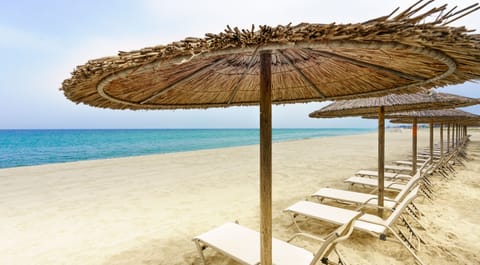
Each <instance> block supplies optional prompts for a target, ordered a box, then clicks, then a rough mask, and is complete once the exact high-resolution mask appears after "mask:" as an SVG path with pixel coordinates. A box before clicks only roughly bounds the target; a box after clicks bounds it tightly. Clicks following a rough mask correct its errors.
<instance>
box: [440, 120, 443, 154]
mask: <svg viewBox="0 0 480 265" xmlns="http://www.w3.org/2000/svg"><path fill="white" fill-rule="evenodd" d="M442 159H443V123H440V161H442Z"/></svg>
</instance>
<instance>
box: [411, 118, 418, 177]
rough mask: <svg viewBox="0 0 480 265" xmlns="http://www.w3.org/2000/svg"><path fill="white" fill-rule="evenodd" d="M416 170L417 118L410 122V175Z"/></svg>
mask: <svg viewBox="0 0 480 265" xmlns="http://www.w3.org/2000/svg"><path fill="white" fill-rule="evenodd" d="M416 172H417V118H413V124H412V176H413V175H415V173H416Z"/></svg>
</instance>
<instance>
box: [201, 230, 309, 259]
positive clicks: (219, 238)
mask: <svg viewBox="0 0 480 265" xmlns="http://www.w3.org/2000/svg"><path fill="white" fill-rule="evenodd" d="M194 240H199V241H201V242H202V243H203V244H205V245H207V246H210V247H212V248H213V249H215V250H217V251H218V252H221V253H223V254H225V255H227V256H230V257H231V258H233V259H235V260H237V261H238V262H240V263H242V264H251V265H254V264H258V263H259V262H260V234H259V233H258V232H257V231H254V230H251V229H249V228H246V227H244V226H241V225H238V224H235V223H226V224H224V225H222V226H219V227H217V228H215V229H213V230H210V231H208V232H206V233H204V234H201V235H199V236H196V237H194ZM272 250H273V254H272V258H273V263H274V264H275V265H291V264H298V265H308V264H310V262H311V261H312V259H313V254H312V253H311V252H309V251H307V250H305V249H303V248H300V247H297V246H294V245H292V244H289V243H287V242H284V241H281V240H278V239H275V238H273V239H272Z"/></svg>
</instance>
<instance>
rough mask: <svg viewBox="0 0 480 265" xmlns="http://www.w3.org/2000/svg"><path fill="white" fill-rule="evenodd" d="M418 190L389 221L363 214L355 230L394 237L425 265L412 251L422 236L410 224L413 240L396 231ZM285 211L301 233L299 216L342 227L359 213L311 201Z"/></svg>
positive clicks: (415, 189)
mask: <svg viewBox="0 0 480 265" xmlns="http://www.w3.org/2000/svg"><path fill="white" fill-rule="evenodd" d="M418 190H419V187H418V186H417V187H415V188H414V189H412V190H411V191H410V192H409V194H408V195H407V196H406V197H405V199H404V200H403V201H402V202H401V203H400V204H398V206H397V207H396V208H395V210H394V211H393V212H392V213H391V214H390V216H389V217H388V218H387V219H382V218H380V217H378V216H376V215H371V214H363V215H362V216H361V217H360V218H359V219H358V220H357V221H355V222H354V225H353V227H354V229H355V230H359V231H364V232H367V233H369V234H371V235H374V236H378V237H379V238H380V239H382V240H387V235H390V234H391V235H393V237H394V239H396V240H397V241H398V242H400V243H401V244H402V245H403V246H404V247H405V248H406V249H407V250H408V252H410V254H412V256H413V257H414V258H415V259H416V260H417V262H418V263H420V264H422V265H424V263H423V262H422V261H421V260H420V258H419V257H418V256H417V255H416V254H415V252H414V251H413V250H412V249H416V248H417V247H416V246H415V245H414V244H413V242H412V241H411V240H412V238H413V237H414V238H415V239H417V241H418V243H420V242H422V243H423V242H424V241H423V239H421V238H420V236H419V235H418V234H416V233H415V231H414V230H413V228H412V227H411V226H409V225H408V224H407V225H408V228H409V231H410V232H412V234H411V235H410V236H412V238H411V237H408V236H405V235H404V233H400V234H399V233H397V232H395V230H394V225H395V223H396V222H397V220H399V218H400V216H401V215H402V213H403V212H404V211H405V209H406V207H407V206H408V205H409V204H410V203H411V202H413V200H414V199H415V198H416V197H417V193H418ZM284 211H285V212H287V213H289V214H290V217H291V218H292V221H293V223H294V224H295V226H296V227H297V229H298V230H299V231H302V230H301V228H300V226H299V224H298V222H297V218H298V217H299V216H303V217H306V218H307V219H314V220H319V221H324V222H329V223H333V224H339V225H341V224H343V223H344V222H345V220H348V216H350V215H351V214H352V213H355V212H357V211H353V210H348V209H343V208H338V207H334V206H330V205H325V204H320V203H314V202H309V201H300V202H297V203H295V204H294V205H292V206H290V207H288V208H286V209H285V210H284ZM405 223H406V221H405ZM402 238H403V240H402Z"/></svg>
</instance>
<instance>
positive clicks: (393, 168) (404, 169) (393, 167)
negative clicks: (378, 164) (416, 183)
mask: <svg viewBox="0 0 480 265" xmlns="http://www.w3.org/2000/svg"><path fill="white" fill-rule="evenodd" d="M384 168H385V171H391V172H395V173H399V172H405V173H410V172H412V166H397V165H385V166H384Z"/></svg>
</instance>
